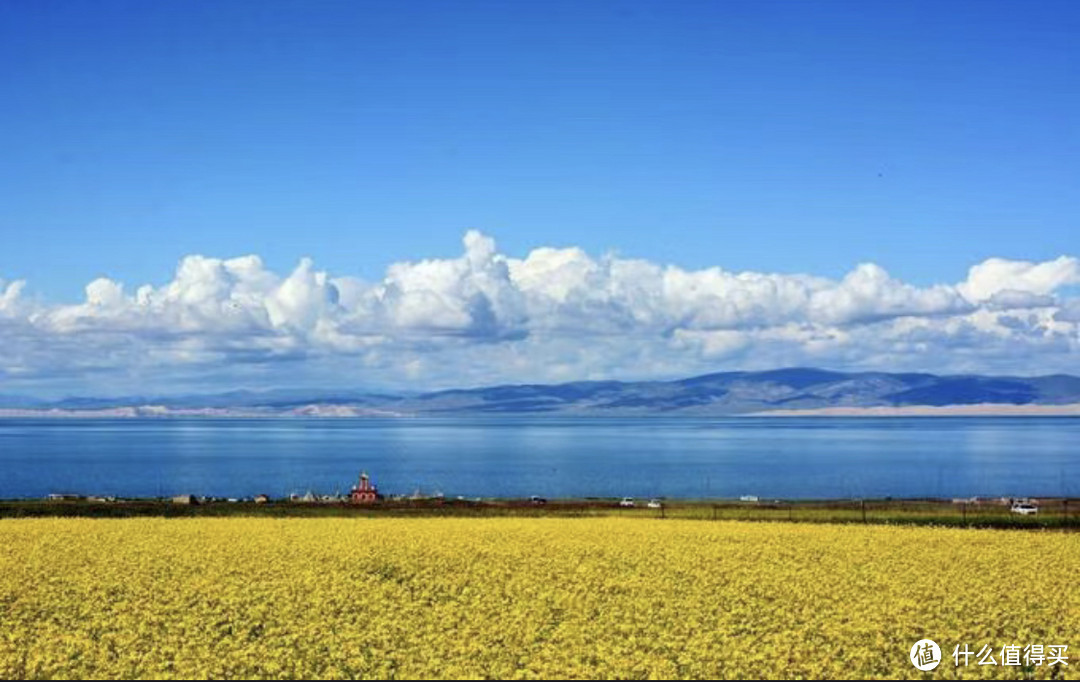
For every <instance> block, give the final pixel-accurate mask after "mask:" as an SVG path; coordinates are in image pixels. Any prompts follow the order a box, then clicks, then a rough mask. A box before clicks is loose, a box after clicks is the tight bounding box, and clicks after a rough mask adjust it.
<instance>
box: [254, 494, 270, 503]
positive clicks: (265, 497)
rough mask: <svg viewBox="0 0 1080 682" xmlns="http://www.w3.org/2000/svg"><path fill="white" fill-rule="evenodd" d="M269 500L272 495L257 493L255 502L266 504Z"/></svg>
mask: <svg viewBox="0 0 1080 682" xmlns="http://www.w3.org/2000/svg"><path fill="white" fill-rule="evenodd" d="M269 501H270V497H269V496H268V495H256V496H255V504H266V503H267V502H269Z"/></svg>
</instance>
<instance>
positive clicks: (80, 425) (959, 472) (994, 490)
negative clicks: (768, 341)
mask: <svg viewBox="0 0 1080 682" xmlns="http://www.w3.org/2000/svg"><path fill="white" fill-rule="evenodd" d="M360 470H366V471H367V472H368V473H370V474H371V475H372V477H373V480H374V481H375V483H377V484H378V485H379V487H380V490H381V491H382V492H384V493H391V494H394V493H406V494H407V493H411V492H413V491H414V490H415V489H417V488H419V489H420V490H421V491H422V492H425V493H432V492H435V491H440V492H442V493H444V494H446V495H447V496H451V497H452V496H457V495H464V496H467V497H473V496H482V497H492V496H521V497H525V496H529V495H542V496H546V497H552V498H554V497H587V496H615V497H619V496H623V495H630V496H634V497H653V496H667V497H738V496H741V495H757V496H759V497H762V498H765V497H769V498H773V497H775V498H832V497H845V498H857V497H886V496H892V497H923V496H933V497H967V496H974V495H978V496H1000V495H1007V496H1034V497H1038V496H1059V495H1069V496H1078V495H1080V418H1075V417H1009V418H993V417H959V418H948V417H921V418H920V417H912V418H881V419H878V418H820V417H816V418H815V417H811V418H807V417H802V418H798V417H794V418H709V419H697V418H632V419H631V418H620V419H606V418H592V417H590V418H553V417H498V418H486V417H467V418H409V419H250V420H245V419H162V420H66V419H9V420H0V498H14V497H40V496H43V495H46V494H48V493H51V492H75V493H81V494H99V495H118V496H146V497H154V496H159V495H173V494H180V493H192V494H195V495H209V496H219V497H245V496H251V495H254V494H257V493H267V494H269V495H271V496H284V495H288V494H290V493H294V492H296V493H301V494H302V493H304V492H306V491H307V490H313V491H315V492H317V493H333V492H335V491H339V492H342V493H344V492H346V491H347V490H348V489H349V486H350V485H352V484H353V483H354V482H355V480H356V477H357V475H358V473H359V472H360Z"/></svg>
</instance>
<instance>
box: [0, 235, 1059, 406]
mask: <svg viewBox="0 0 1080 682" xmlns="http://www.w3.org/2000/svg"><path fill="white" fill-rule="evenodd" d="M1078 283H1080V261H1078V260H1077V259H1076V258H1074V257H1068V256H1062V257H1060V258H1057V259H1055V260H1052V261H1047V262H1042V263H1032V262H1027V261H1017V260H1006V259H1002V258H991V259H989V260H986V261H984V262H982V263H978V264H975V265H974V266H972V267H971V268H970V270H969V271H968V275H967V278H966V279H965V280H963V281H961V282H957V283H952V284H937V285H933V286H928V287H919V286H915V285H912V284H909V283H905V282H902V281H899V280H897V279H895V278H893V277H891V276H890V275H889V273H888V272H886V271H885V270H884V269H883V268H881V267H880V266H878V265H875V264H873V263H862V264H859V265H856V266H855V267H854V268H853V269H852V270H851V271H850V272H849V273H848V274H847V275H845V276H844V277H843V278H842V279H840V280H833V279H826V278H822V277H815V276H811V275H801V274H775V273H759V272H730V271H727V270H724V269H722V268H720V267H712V268H708V269H704V270H696V271H691V270H684V269H682V268H679V267H677V266H674V265H661V264H657V263H652V262H649V261H646V260H634V259H624V258H618V257H615V256H611V255H605V256H600V257H594V256H590V255H589V254H587V253H585V252H584V251H582V250H581V249H579V248H573V247H571V248H539V249H536V250H534V251H532V252H530V253H529V254H527V255H526V256H525V257H524V258H515V257H513V256H510V255H506V254H503V253H500V252H499V251H498V249H497V248H496V245H495V242H494V241H493V240H492V239H491V238H490V237H488V236H485V235H483V234H481V233H479V232H475V231H470V232H468V233H467V234H466V235H465V238H464V250H463V253H462V254H461V255H459V256H458V257H456V258H448V259H441V260H424V261H418V262H403V263H396V264H393V265H391V266H390V267H389V268H388V269H387V271H386V275H385V277H384V278H383V279H382V280H381V281H378V282H373V283H369V282H364V281H361V280H359V279H356V278H353V277H349V276H338V277H335V276H332V275H330V274H329V273H326V272H324V271H321V270H319V269H317V268H316V266H315V264H314V263H313V262H312V261H311V260H309V259H302V260H301V261H300V262H299V264H298V265H297V266H296V268H295V269H294V270H293V271H292V272H290V273H287V274H279V273H275V272H272V271H270V270H269V269H267V268H266V266H265V265H264V264H263V262H262V261H261V260H260V258H259V257H258V256H254V255H249V256H242V257H239V258H231V259H219V258H209V257H205V256H200V255H192V256H188V257H186V258H184V259H183V260H181V261H180V264H179V266H178V267H177V270H176V272H175V274H174V276H173V278H172V280H171V281H170V282H168V283H166V284H164V285H162V286H157V287H155V286H151V285H143V286H139V287H136V288H130V287H128V286H126V285H125V284H123V283H121V282H119V281H115V280H112V279H106V278H102V279H97V280H94V281H93V282H90V283H89V284H88V285H87V286H86V298H85V300H84V301H82V302H80V303H76V304H51V305H50V304H42V303H39V302H34V301H31V300H29V299H28V298H27V297H26V296H25V292H26V290H27V288H26V285H25V283H24V282H21V281H15V282H7V281H4V280H2V279H0V344H2V347H3V353H2V354H0V381H3V382H4V383H3V386H4V387H5V388H7V387H11V386H15V387H31V388H32V387H34V386H61V385H66V386H71V387H73V388H74V387H77V386H78V385H79V384H80V382H82V383H83V384H85V385H86V386H87V387H92V386H95V385H107V386H115V387H116V388H117V390H120V389H123V390H130V389H129V388H128V387H130V386H144V387H146V386H153V387H154V388H155V389H156V390H165V389H167V388H168V387H169V386H172V385H175V386H181V385H183V386H202V387H203V388H208V387H209V386H207V385H208V384H213V385H214V387H221V386H234V385H240V384H244V385H248V384H253V383H255V384H262V385H275V386H283V385H291V384H294V385H298V384H303V385H310V384H311V383H313V382H316V383H322V384H333V385H339V386H350V387H368V386H387V387H389V386H395V387H407V386H415V387H416V388H430V387H439V386H452V385H462V386H465V385H478V384H485V383H495V382H528V381H545V382H547V381H564V380H576V379H599V378H634V379H640V378H653V377H655V378H661V377H663V378H667V377H671V376H677V375H680V374H691V373H694V372H703V371H714V370H719V369H759V368H766V367H775V366H781V365H819V366H828V367H833V368H838V369H885V370H904V369H907V370H924V371H945V372H965V371H977V372H1014V373H1018V374H1034V373H1050V372H1059V371H1067V370H1069V369H1073V371H1075V367H1076V366H1080V365H1077V360H1078V359H1080V353H1078V350H1080V299H1077V298H1069V297H1068V296H1066V295H1065V292H1067V291H1068V288H1069V287H1070V286H1071V285H1075V284H1078Z"/></svg>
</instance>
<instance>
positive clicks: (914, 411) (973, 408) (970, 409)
mask: <svg viewBox="0 0 1080 682" xmlns="http://www.w3.org/2000/svg"><path fill="white" fill-rule="evenodd" d="M746 416H753V417H1076V416H1080V403H1070V404H1068V405H1002V404H996V403H982V404H978V405H941V406H939V405H908V406H904V407H820V408H817V409H812V410H771V411H768V412H754V413H751V414H750V415H746Z"/></svg>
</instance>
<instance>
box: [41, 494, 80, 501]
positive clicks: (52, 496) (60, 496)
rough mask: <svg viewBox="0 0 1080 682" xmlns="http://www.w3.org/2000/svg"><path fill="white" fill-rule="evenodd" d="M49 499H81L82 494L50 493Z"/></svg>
mask: <svg viewBox="0 0 1080 682" xmlns="http://www.w3.org/2000/svg"><path fill="white" fill-rule="evenodd" d="M48 499H49V501H50V502H59V501H61V500H78V499H81V496H80V495H76V494H75V493H49V496H48Z"/></svg>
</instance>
